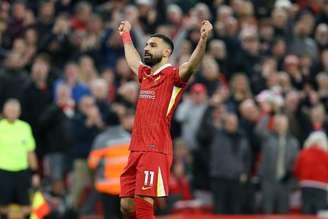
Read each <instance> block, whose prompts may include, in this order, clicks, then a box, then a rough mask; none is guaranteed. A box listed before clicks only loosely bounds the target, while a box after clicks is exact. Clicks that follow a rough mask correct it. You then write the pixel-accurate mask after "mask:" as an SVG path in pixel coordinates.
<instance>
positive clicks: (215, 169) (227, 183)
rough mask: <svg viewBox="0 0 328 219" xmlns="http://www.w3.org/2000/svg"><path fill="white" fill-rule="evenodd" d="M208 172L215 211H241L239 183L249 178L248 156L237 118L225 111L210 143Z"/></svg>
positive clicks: (232, 212) (231, 212) (247, 147)
mask: <svg viewBox="0 0 328 219" xmlns="http://www.w3.org/2000/svg"><path fill="white" fill-rule="evenodd" d="M210 151H211V153H210V154H211V159H210V175H211V186H212V193H213V198H214V213H215V214H240V213H241V197H240V194H241V190H242V188H241V186H242V183H245V182H246V181H247V178H248V173H249V170H250V164H251V157H250V150H249V145H248V141H247V139H246V137H245V136H244V135H243V134H242V133H241V132H240V131H239V130H238V118H237V116H236V115H235V114H232V113H227V114H226V115H225V117H224V125H223V129H218V130H216V133H215V137H214V140H213V142H212V145H211V150H210Z"/></svg>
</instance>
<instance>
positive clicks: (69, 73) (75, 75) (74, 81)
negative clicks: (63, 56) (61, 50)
mask: <svg viewBox="0 0 328 219" xmlns="http://www.w3.org/2000/svg"><path fill="white" fill-rule="evenodd" d="M80 71H81V69H80V68H79V66H78V65H77V64H76V63H74V62H70V63H67V64H66V65H65V70H64V74H65V75H64V77H63V78H60V79H57V80H56V81H55V84H54V89H55V93H57V89H58V86H59V85H60V84H67V85H68V86H69V87H70V89H71V91H72V93H71V95H72V98H73V100H74V101H75V102H76V103H78V102H79V101H80V99H81V97H83V96H85V95H88V94H90V90H89V87H88V86H87V85H86V84H84V83H83V82H81V80H80V79H79V76H80V74H81V72H80ZM57 98H59V97H58V96H56V95H55V99H57Z"/></svg>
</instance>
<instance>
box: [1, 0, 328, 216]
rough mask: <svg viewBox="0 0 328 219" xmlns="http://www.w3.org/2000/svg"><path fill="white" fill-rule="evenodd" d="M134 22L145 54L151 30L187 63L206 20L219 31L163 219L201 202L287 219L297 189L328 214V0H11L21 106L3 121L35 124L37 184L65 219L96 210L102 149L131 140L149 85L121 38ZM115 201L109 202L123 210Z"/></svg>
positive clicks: (7, 35)
mask: <svg viewBox="0 0 328 219" xmlns="http://www.w3.org/2000/svg"><path fill="white" fill-rule="evenodd" d="M123 19H126V20H128V21H129V22H130V23H131V24H132V38H133V42H134V44H135V46H136V47H137V49H138V51H139V52H140V54H143V47H144V45H145V41H146V40H147V37H148V36H149V35H150V34H152V33H155V32H158V33H163V34H165V35H167V36H169V37H170V38H172V39H173V41H174V44H175V51H174V54H173V55H172V57H171V60H170V62H171V63H172V64H173V65H176V66H178V65H180V64H181V63H183V62H185V61H186V60H187V59H188V57H189V56H190V55H191V52H192V51H193V49H194V48H195V46H196V44H197V42H198V40H199V38H200V32H199V27H200V24H201V21H202V20H204V19H208V20H210V21H211V22H212V23H213V26H214V31H213V33H212V35H211V36H210V40H209V43H208V48H207V52H206V55H205V57H204V59H203V61H202V64H201V66H200V67H199V69H198V70H197V73H196V74H195V75H194V76H193V77H192V78H191V80H190V82H189V86H188V88H187V91H186V93H185V95H184V97H183V100H182V102H181V104H180V105H179V106H178V108H177V110H176V113H175V115H174V118H173V121H172V137H173V138H174V142H175V143H174V151H175V154H174V162H173V167H172V179H171V195H170V197H169V198H168V199H167V200H165V201H159V203H158V206H159V212H160V213H169V212H172V209H176V208H179V207H181V206H182V207H183V206H185V207H186V206H187V207H188V206H189V205H188V203H189V204H190V203H194V205H195V202H192V201H195V200H197V201H198V202H197V205H199V206H205V205H206V203H210V204H209V205H210V206H211V209H212V211H213V212H214V213H216V214H253V213H266V214H273V213H281V214H283V213H288V212H290V197H291V193H292V192H295V191H300V192H301V198H299V200H300V202H301V205H300V206H301V210H302V212H303V213H305V214H316V213H317V212H318V211H319V210H321V209H325V208H327V190H328V143H327V136H326V135H327V134H328V121H327V117H326V113H327V110H328V0H317V1H310V0H275V1H274V0H204V1H195V0H135V1H132V0H131V1H128V0H111V1H105V0H93V1H73V0H43V1H27V0H26V1H24V0H17V1H6V0H2V1H0V63H1V64H0V66H1V67H0V106H1V108H2V106H3V107H4V109H5V108H6V106H7V105H14V106H15V107H16V108H19V110H18V109H16V108H15V107H8V106H7V108H9V109H7V110H6V111H5V110H4V111H3V114H2V116H3V120H6V119H8V115H11V113H10V111H11V109H12V108H15V109H14V110H16V111H15V112H16V114H15V115H14V116H13V117H14V120H13V121H15V120H16V119H18V117H19V119H20V120H23V121H24V122H26V123H28V124H29V125H30V126H31V129H32V132H33V136H34V139H35V151H36V155H37V159H38V164H39V165H38V168H37V173H38V174H39V175H40V176H41V182H40V183H36V182H35V181H37V180H34V184H36V185H39V184H40V185H41V187H42V189H43V191H44V193H45V194H47V195H46V197H47V198H48V201H49V203H50V205H51V207H52V209H56V210H57V212H56V215H55V216H54V218H60V217H61V216H59V215H65V214H66V213H67V212H69V213H67V214H68V215H70V216H68V218H70V219H72V218H73V216H72V214H73V215H74V214H79V213H81V214H88V213H94V211H95V208H96V207H94V206H95V204H94V203H95V202H97V201H96V200H97V199H101V197H100V196H99V188H100V187H99V186H96V189H95V188H94V185H93V182H94V181H95V180H96V181H97V178H98V177H99V176H98V174H97V173H95V171H93V170H91V169H97V165H98V162H99V163H100V164H104V163H105V166H106V167H108V166H109V167H113V166H111V165H107V164H106V162H107V163H108V162H109V163H111V159H110V158H108V157H107V158H106V159H103V160H102V161H100V160H101V159H102V158H101V156H100V157H98V158H97V156H91V154H92V152H94V151H95V150H98V149H99V147H100V146H99V145H101V143H99V142H104V143H103V145H101V147H104V146H106V144H108V145H116V144H117V142H114V140H112V141H110V140H111V139H112V138H108V139H107V141H105V140H104V138H103V137H104V136H107V137H108V136H115V137H117V138H118V139H119V140H117V141H122V142H125V140H128V138H129V132H130V131H131V126H132V124H133V117H134V111H135V106H136V102H137V100H138V84H137V82H136V81H135V80H134V76H133V74H132V72H131V70H130V69H129V68H128V65H127V63H126V61H125V59H124V50H123V46H122V42H121V38H120V36H119V34H118V32H117V30H116V29H117V27H118V24H119V22H120V21H121V20H123ZM6 112H7V113H6ZM19 112H20V113H19ZM11 118H12V116H11ZM20 120H19V121H20ZM11 121H12V119H11ZM116 128H121V129H119V130H118V129H116ZM109 131H110V134H108V133H109ZM113 133H114V134H113ZM115 133H116V134H115ZM1 135H3V134H2V133H0V136H1ZM17 135H19V134H18V133H17ZM100 136H102V138H100ZM96 139H98V140H96ZM109 141H110V143H108V142H109ZM4 142H6V141H4V140H3V141H2V140H1V137H0V148H1V147H3V148H5V147H6V145H3V144H4ZM1 144H2V145H1ZM116 146H117V145H116ZM119 150H120V153H121V152H122V153H123V152H124V149H122V148H120V149H119ZM0 151H4V150H0ZM100 151H101V150H100ZM96 154H98V155H99V153H96ZM109 154H111V153H105V155H104V156H107V155H109ZM113 154H115V153H113ZM8 156H9V155H8ZM0 158H2V156H0ZM92 159H96V160H97V162H94V160H92ZM90 160H91V161H90ZM113 160H115V161H117V160H118V159H113ZM90 163H91V164H90ZM0 164H1V160H0ZM34 166H35V165H34ZM1 169H4V167H3V166H1V165H0V170H1ZM26 169H28V167H26ZM4 170H6V169H4ZM97 171H99V168H98V170H97ZM106 171H107V172H108V173H110V172H111V170H110V169H107V170H106ZM9 172H10V171H9ZM34 172H35V171H33V173H34ZM109 175H110V174H105V178H106V177H113V176H109ZM112 181H113V182H114V181H115V180H112ZM115 182H116V181H115ZM116 183H117V182H116ZM114 184H115V183H114ZM100 190H101V189H100ZM106 192H108V191H105V190H101V191H100V193H106ZM109 193H110V194H111V196H109V197H105V198H103V201H104V203H114V202H115V203H116V204H117V200H116V199H115V198H114V196H115V191H109ZM113 194H114V195H113ZM112 195H113V196H112ZM0 199H1V197H0ZM1 203H4V202H2V201H1V200H0V205H1ZM202 204H203V205H202ZM112 206H114V205H112ZM117 209H118V212H119V207H117ZM0 210H1V209H0ZM63 212H66V213H65V214H64V213H63ZM72 212H73V213H72ZM118 214H119V213H117V215H118ZM62 217H64V216H62ZM117 217H119V216H117ZM108 218H110V216H108Z"/></svg>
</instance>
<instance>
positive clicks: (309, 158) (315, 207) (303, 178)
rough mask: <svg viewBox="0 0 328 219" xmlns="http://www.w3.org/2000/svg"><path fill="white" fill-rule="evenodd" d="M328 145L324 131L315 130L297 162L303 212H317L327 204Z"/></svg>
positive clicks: (296, 172)
mask: <svg viewBox="0 0 328 219" xmlns="http://www.w3.org/2000/svg"><path fill="white" fill-rule="evenodd" d="M327 151H328V145H327V136H326V134H325V133H324V132H321V131H316V132H313V133H312V134H311V135H310V136H309V137H308V138H307V139H306V141H305V143H304V148H303V150H302V151H301V153H300V154H299V155H298V157H297V160H296V164H295V175H296V176H297V178H298V179H299V181H300V185H301V192H302V212H303V213H304V214H317V213H318V212H319V211H320V210H322V209H325V208H326V206H327V185H328V152H327Z"/></svg>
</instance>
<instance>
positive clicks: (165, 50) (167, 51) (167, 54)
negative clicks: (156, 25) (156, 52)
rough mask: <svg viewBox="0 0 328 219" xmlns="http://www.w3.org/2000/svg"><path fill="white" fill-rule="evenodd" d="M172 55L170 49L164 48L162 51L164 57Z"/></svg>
mask: <svg viewBox="0 0 328 219" xmlns="http://www.w3.org/2000/svg"><path fill="white" fill-rule="evenodd" d="M171 53H172V49H170V48H166V49H164V57H169V56H170V55H171Z"/></svg>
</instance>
